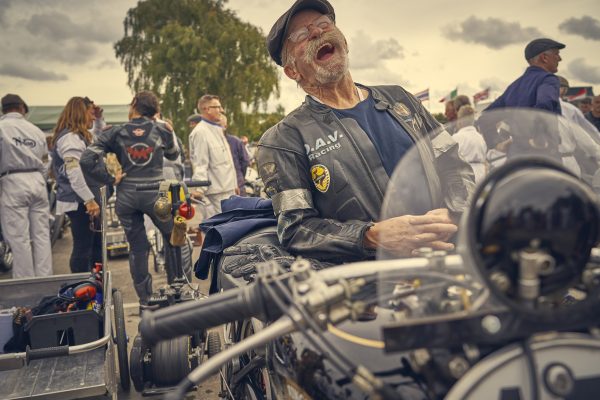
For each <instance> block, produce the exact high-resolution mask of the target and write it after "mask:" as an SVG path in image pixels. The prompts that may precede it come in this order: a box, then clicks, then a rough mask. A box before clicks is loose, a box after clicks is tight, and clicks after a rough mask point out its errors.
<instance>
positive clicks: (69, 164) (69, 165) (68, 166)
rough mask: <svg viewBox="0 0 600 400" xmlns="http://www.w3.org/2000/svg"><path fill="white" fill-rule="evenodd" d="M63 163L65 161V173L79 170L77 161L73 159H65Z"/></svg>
mask: <svg viewBox="0 0 600 400" xmlns="http://www.w3.org/2000/svg"><path fill="white" fill-rule="evenodd" d="M64 161H65V170H67V171H70V170H72V169H76V168H79V160H78V159H76V158H74V157H66V158H65V160H64Z"/></svg>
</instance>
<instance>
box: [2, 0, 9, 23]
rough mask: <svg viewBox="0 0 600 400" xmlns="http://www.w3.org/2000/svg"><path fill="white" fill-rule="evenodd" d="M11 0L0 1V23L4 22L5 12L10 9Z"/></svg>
mask: <svg viewBox="0 0 600 400" xmlns="http://www.w3.org/2000/svg"><path fill="white" fill-rule="evenodd" d="M11 3H12V0H0V22H1V23H5V22H6V11H8V9H9V8H10V6H11Z"/></svg>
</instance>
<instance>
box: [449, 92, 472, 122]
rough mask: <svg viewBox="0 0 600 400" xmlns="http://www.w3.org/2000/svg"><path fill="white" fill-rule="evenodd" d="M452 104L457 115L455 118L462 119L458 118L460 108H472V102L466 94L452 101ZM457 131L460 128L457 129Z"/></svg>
mask: <svg viewBox="0 0 600 400" xmlns="http://www.w3.org/2000/svg"><path fill="white" fill-rule="evenodd" d="M452 104H453V106H454V111H455V113H456V117H455V118H460V117H458V112H459V111H460V108H461V107H462V106H470V105H471V100H470V99H469V96H466V95H464V94H460V95H458V96H456V97H455V98H454V99H453V100H452ZM456 129H457V130H458V129H459V128H456Z"/></svg>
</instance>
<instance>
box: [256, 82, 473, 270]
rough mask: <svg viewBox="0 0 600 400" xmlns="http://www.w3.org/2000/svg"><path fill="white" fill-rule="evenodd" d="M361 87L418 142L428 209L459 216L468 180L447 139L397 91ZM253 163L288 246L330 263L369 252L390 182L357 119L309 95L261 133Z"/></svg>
mask: <svg viewBox="0 0 600 400" xmlns="http://www.w3.org/2000/svg"><path fill="white" fill-rule="evenodd" d="M367 89H368V90H369V91H370V95H371V96H373V99H374V100H375V110H377V111H379V112H388V113H389V114H390V115H392V116H393V118H394V119H396V120H397V121H398V122H399V123H400V124H401V125H402V126H403V127H404V129H405V130H406V131H407V132H408V133H409V135H410V136H411V138H412V139H413V141H414V142H415V143H416V146H417V149H418V153H419V156H420V159H421V163H422V167H423V170H424V173H425V176H426V178H425V179H424V180H426V182H423V184H424V185H427V186H428V189H429V193H430V199H428V200H429V204H430V205H431V206H432V209H433V208H442V207H445V208H448V209H449V210H450V212H451V213H456V214H458V213H461V212H462V211H463V209H464V208H465V207H466V204H467V203H466V200H467V198H468V196H469V194H470V193H471V192H472V190H473V187H474V177H473V171H472V170H471V167H470V166H469V165H468V164H467V163H466V162H464V161H463V160H462V159H461V158H460V157H459V155H458V145H457V144H456V142H455V141H454V140H453V139H452V138H451V136H450V134H448V132H446V131H445V130H444V129H443V127H442V126H441V125H440V124H439V123H438V122H437V121H436V120H435V119H434V118H433V117H432V116H431V115H430V114H429V113H428V112H427V111H426V110H425V109H424V108H423V106H422V105H421V103H420V102H419V101H418V100H417V99H416V98H415V97H414V96H412V95H411V94H410V93H408V92H406V91H405V90H404V89H403V88H401V87H399V86H375V87H368V88H367ZM257 160H258V168H259V173H260V176H261V178H262V180H263V182H264V183H265V191H266V193H267V194H268V195H269V197H271V198H272V199H273V208H274V210H275V213H276V215H277V216H278V236H279V240H280V241H281V243H282V245H283V246H284V247H285V248H286V249H288V250H289V251H290V252H292V253H295V254H298V255H304V256H306V257H311V258H317V259H321V260H332V261H334V262H345V261H353V260H357V259H364V258H367V257H370V256H372V255H373V252H372V251H370V250H367V249H365V248H364V246H363V238H364V234H365V231H366V230H367V228H368V227H369V226H371V225H372V223H373V221H377V220H378V219H379V218H380V211H381V204H382V202H383V197H384V194H385V191H386V188H387V185H388V182H389V179H390V178H389V176H388V175H387V173H386V171H385V170H384V167H383V165H382V163H381V160H380V157H379V155H378V152H377V151H376V149H375V147H374V145H373V143H372V142H371V140H370V139H369V137H368V136H367V134H366V133H365V132H364V131H363V130H362V129H361V127H360V126H359V125H358V124H357V123H356V121H355V120H353V119H349V118H344V119H339V118H338V117H337V116H336V115H335V113H334V112H333V111H332V110H331V108H330V107H328V106H326V105H324V104H321V103H319V102H317V101H315V100H314V99H312V98H311V97H309V96H307V97H306V100H305V102H304V103H303V104H302V105H301V106H300V107H298V108H297V109H296V110H294V111H292V112H291V113H290V114H289V115H288V116H286V117H285V118H284V119H283V120H282V121H281V122H279V123H278V124H277V125H275V126H273V127H272V128H270V129H269V130H268V131H267V132H265V134H264V135H263V137H262V138H261V140H260V142H259V144H258V152H257Z"/></svg>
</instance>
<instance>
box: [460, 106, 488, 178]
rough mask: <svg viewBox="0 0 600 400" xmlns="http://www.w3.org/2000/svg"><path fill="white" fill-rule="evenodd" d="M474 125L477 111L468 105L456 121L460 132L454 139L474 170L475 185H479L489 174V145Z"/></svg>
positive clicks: (461, 108) (462, 107) (463, 107)
mask: <svg viewBox="0 0 600 400" xmlns="http://www.w3.org/2000/svg"><path fill="white" fill-rule="evenodd" d="M474 124H475V110H474V109H473V107H471V106H470V105H468V104H466V105H462V106H461V107H460V109H459V110H458V114H457V119H456V129H458V130H457V132H456V133H455V134H454V135H453V136H452V139H454V140H455V141H456V142H457V143H458V152H459V153H460V155H461V156H462V157H463V159H464V160H465V161H466V162H468V163H469V165H471V168H473V172H474V174H475V183H479V182H481V180H482V179H483V178H484V177H485V174H486V173H487V165H486V154H487V145H486V144H485V140H484V139H483V136H481V134H480V133H479V132H478V131H477V129H476V128H475V126H474Z"/></svg>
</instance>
